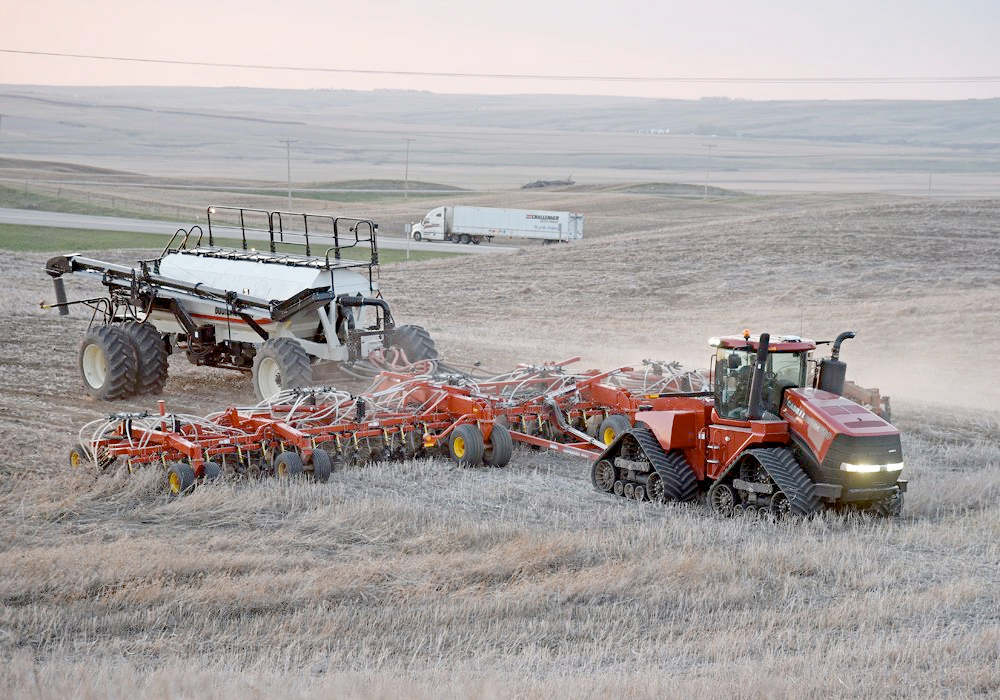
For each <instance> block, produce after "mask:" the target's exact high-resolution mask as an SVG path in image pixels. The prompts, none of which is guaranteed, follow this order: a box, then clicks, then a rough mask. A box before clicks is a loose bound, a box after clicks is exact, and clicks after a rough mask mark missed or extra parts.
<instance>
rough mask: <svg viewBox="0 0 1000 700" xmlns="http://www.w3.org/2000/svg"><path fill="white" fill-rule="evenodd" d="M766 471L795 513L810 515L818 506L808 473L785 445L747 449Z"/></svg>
mask: <svg viewBox="0 0 1000 700" xmlns="http://www.w3.org/2000/svg"><path fill="white" fill-rule="evenodd" d="M747 454H749V455H753V456H754V458H756V459H757V461H759V462H760V464H761V466H763V467H764V470H765V471H766V472H767V474H768V476H770V477H771V478H772V479H773V480H774V483H776V484H777V485H778V488H780V489H781V490H782V492H783V493H784V494H785V497H786V498H788V504H789V505H790V506H791V510H792V512H793V513H795V514H796V515H811V514H813V513H814V512H816V510H817V509H818V508H819V496H817V495H816V487H815V485H814V484H813V482H812V479H810V478H809V475H808V474H806V473H805V472H804V471H802V467H800V466H799V463H798V462H796V461H795V456H794V455H793V454H792V451H791V450H789V449H787V448H785V447H759V448H757V449H752V450H747Z"/></svg>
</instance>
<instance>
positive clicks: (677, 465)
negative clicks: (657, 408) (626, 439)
mask: <svg viewBox="0 0 1000 700" xmlns="http://www.w3.org/2000/svg"><path fill="white" fill-rule="evenodd" d="M628 434H629V435H631V436H632V437H634V438H635V441H636V442H637V443H639V447H640V449H642V452H643V454H644V455H646V459H648V460H649V463H650V464H652V465H653V469H655V470H656V473H657V474H659V475H660V479H662V480H663V493H664V495H665V496H666V497H667V500H668V501H690V500H692V499H693V498H694V497H695V496H697V495H698V479H697V478H695V475H694V472H693V471H692V470H691V467H690V465H688V463H687V460H686V459H684V455H683V454H681V453H680V452H676V451H672V452H664V451H663V448H662V447H660V443H659V441H658V440H657V439H656V436H654V435H653V433H652V432H651V431H650V430H649V428H647V427H646V426H644V425H639V424H636V425H634V426H632V429H631V430H629V432H628Z"/></svg>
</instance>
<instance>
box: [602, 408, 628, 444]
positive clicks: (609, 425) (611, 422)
mask: <svg viewBox="0 0 1000 700" xmlns="http://www.w3.org/2000/svg"><path fill="white" fill-rule="evenodd" d="M631 427H632V424H631V423H629V422H628V418H626V417H625V416H623V415H622V414H620V413H615V414H614V415H610V416H608V417H607V418H605V419H604V422H603V423H601V427H600V429H599V430H598V431H597V437H598V439H599V440H601V441H602V442H603V443H604V444H605V445H610V444H611V443H612V442H614V441H615V440H616V439H618V437H619V436H620V435H622V434H623V433H626V432H628V430H629V428H631Z"/></svg>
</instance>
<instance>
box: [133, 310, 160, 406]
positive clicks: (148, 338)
mask: <svg viewBox="0 0 1000 700" xmlns="http://www.w3.org/2000/svg"><path fill="white" fill-rule="evenodd" d="M122 330H123V331H125V334H126V335H127V336H128V337H129V339H130V340H131V341H132V344H133V345H134V346H135V350H136V353H137V355H138V358H139V370H138V376H137V377H136V381H135V393H136V394H159V393H161V392H162V391H163V385H164V384H166V383H167V346H166V343H164V342H163V336H161V335H160V333H159V331H157V330H156V328H154V327H153V326H152V325H150V324H148V323H139V322H138V321H128V322H127V323H125V324H123V325H122Z"/></svg>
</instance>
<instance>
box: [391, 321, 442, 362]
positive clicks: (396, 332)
mask: <svg viewBox="0 0 1000 700" xmlns="http://www.w3.org/2000/svg"><path fill="white" fill-rule="evenodd" d="M389 345H390V346H393V345H395V346H396V347H400V348H402V349H403V352H405V353H406V359H408V360H409V361H410V362H417V361H419V360H436V359H437V357H438V351H437V348H436V347H435V346H434V340H433V339H431V334H430V333H428V332H427V331H426V330H425V329H424V328H423V327H421V326H409V325H408V326H397V327H396V328H393V329H392V332H391V333H390V334H389Z"/></svg>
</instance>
